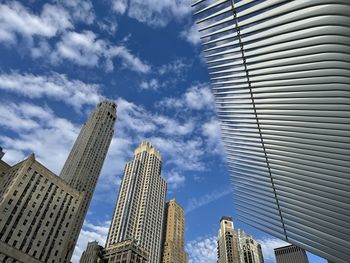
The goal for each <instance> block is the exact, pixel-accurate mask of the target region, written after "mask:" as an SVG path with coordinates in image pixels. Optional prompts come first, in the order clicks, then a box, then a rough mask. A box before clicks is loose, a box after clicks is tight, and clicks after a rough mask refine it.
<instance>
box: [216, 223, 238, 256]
mask: <svg viewBox="0 0 350 263" xmlns="http://www.w3.org/2000/svg"><path fill="white" fill-rule="evenodd" d="M237 242H238V239H237V233H236V232H235V230H234V226H233V220H232V218H231V217H228V216H223V217H222V218H221V220H220V230H219V236H218V248H217V250H218V251H217V252H218V263H240V259H239V254H238V243H237Z"/></svg>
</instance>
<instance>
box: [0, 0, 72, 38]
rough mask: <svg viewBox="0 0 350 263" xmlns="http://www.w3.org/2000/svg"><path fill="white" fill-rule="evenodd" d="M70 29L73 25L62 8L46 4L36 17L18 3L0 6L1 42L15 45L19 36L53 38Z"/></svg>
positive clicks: (12, 2) (13, 2)
mask: <svg viewBox="0 0 350 263" xmlns="http://www.w3.org/2000/svg"><path fill="white" fill-rule="evenodd" d="M69 28H73V25H72V22H71V21H70V16H69V14H68V13H67V11H66V10H65V9H63V8H62V7H59V6H56V5H50V4H45V5H44V6H43V9H42V11H41V14H40V15H35V14H33V13H32V12H30V11H29V10H28V9H26V8H25V7H24V6H23V5H22V4H21V3H19V2H17V1H11V2H9V3H8V4H0V42H10V43H14V42H16V40H17V36H23V37H26V38H32V37H34V36H41V37H45V38H51V37H53V36H55V35H56V34H57V33H58V32H63V31H65V30H67V29H69Z"/></svg>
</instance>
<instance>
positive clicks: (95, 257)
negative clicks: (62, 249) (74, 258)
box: [79, 241, 104, 263]
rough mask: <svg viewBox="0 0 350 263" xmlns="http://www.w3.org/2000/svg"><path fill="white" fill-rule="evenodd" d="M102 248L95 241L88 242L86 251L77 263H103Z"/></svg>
mask: <svg viewBox="0 0 350 263" xmlns="http://www.w3.org/2000/svg"><path fill="white" fill-rule="evenodd" d="M102 253H103V247H102V246H100V245H99V244H98V242H97V241H92V242H88V244H87V248H86V250H85V251H84V252H83V254H82V255H81V258H80V260H79V263H104V261H103V258H102Z"/></svg>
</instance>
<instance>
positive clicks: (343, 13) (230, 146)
mask: <svg viewBox="0 0 350 263" xmlns="http://www.w3.org/2000/svg"><path fill="white" fill-rule="evenodd" d="M193 6H194V7H195V8H196V12H195V15H196V17H197V18H198V21H197V23H198V24H199V26H200V29H199V31H200V32H201V33H202V39H203V47H204V53H205V57H206V58H207V63H208V67H209V70H210V76H211V80H212V85H213V91H214V94H215V97H216V103H217V112H218V116H219V119H220V120H221V127H222V134H223V140H224V144H225V147H226V151H227V158H228V162H229V166H230V169H231V174H232V177H233V182H234V192H235V196H236V200H237V202H236V205H237V209H238V211H240V218H241V220H242V221H244V222H245V223H247V224H250V225H252V226H255V227H256V228H258V229H261V230H263V231H265V232H267V233H269V234H271V235H274V236H276V237H279V238H281V239H284V240H286V241H288V242H289V243H292V244H295V245H297V246H300V247H302V248H304V249H306V250H308V251H310V252H312V253H314V254H317V255H319V256H321V257H324V258H327V259H329V260H331V261H334V262H339V263H346V262H349V260H350V63H349V62H350V1H349V0H328V1H327V0H294V1H291V0H288V1H285V0H266V1H261V0H241V1H235V2H234V1H233V0H215V1H208V0H199V1H197V2H195V3H194V4H193Z"/></svg>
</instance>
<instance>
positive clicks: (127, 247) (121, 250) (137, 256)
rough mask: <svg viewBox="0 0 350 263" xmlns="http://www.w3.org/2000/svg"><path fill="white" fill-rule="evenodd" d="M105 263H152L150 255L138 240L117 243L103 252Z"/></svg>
mask: <svg viewBox="0 0 350 263" xmlns="http://www.w3.org/2000/svg"><path fill="white" fill-rule="evenodd" d="M103 260H104V261H103V262H105V263H150V262H151V261H149V260H148V253H147V251H146V250H145V249H143V248H141V247H140V246H139V245H138V244H137V241H136V240H125V241H121V242H118V243H115V244H113V245H111V246H109V247H107V248H106V249H104V251H103Z"/></svg>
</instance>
